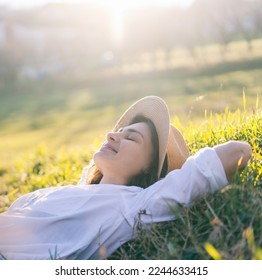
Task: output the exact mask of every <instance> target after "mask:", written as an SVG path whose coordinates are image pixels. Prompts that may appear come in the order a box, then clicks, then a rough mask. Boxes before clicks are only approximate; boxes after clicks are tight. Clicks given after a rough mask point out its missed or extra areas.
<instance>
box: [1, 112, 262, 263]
mask: <svg viewBox="0 0 262 280" xmlns="http://www.w3.org/2000/svg"><path fill="white" fill-rule="evenodd" d="M261 117H262V114H261V110H256V111H255V112H253V113H252V114H251V113H248V112H244V111H242V110H237V111H235V112H231V111H229V110H225V111H224V112H223V113H221V114H209V115H206V118H205V120H203V121H202V123H201V124H200V125H199V124H198V125H195V124H194V123H191V124H190V125H189V126H188V127H183V125H182V124H181V122H180V121H179V119H177V118H176V119H174V121H173V123H174V124H175V125H176V126H178V127H180V129H181V130H182V132H183V134H184V136H185V138H186V140H187V143H188V145H189V148H190V151H191V154H194V153H195V152H196V151H197V150H198V149H200V148H202V147H205V146H214V145H216V144H218V143H223V142H225V141H227V140H232V139H235V140H242V141H248V142H249V143H250V144H251V145H252V149H253V156H252V160H251V161H250V163H249V165H248V167H247V168H246V169H245V170H244V172H243V173H242V174H241V176H239V175H238V176H236V178H235V181H234V183H233V184H231V185H230V186H228V187H227V188H225V189H224V190H223V191H222V192H220V193H216V194H213V195H209V196H207V197H204V198H202V199H199V200H198V201H196V202H195V204H194V206H193V207H192V208H190V209H187V208H183V207H178V208H176V209H174V212H175V214H176V216H177V219H176V220H175V221H173V222H168V223H161V224H155V225H153V226H152V227H150V229H145V230H143V231H142V232H141V234H140V235H139V237H138V238H137V239H136V240H135V241H131V242H129V243H127V244H125V245H123V246H122V247H121V248H120V249H119V250H117V251H116V252H115V253H114V254H113V255H112V256H111V257H110V258H111V259H211V258H215V259H220V258H221V259H262V223H261V220H262V165H261V163H262V153H261V149H262V130H261V121H262V118H261ZM99 145H100V142H99V141H98V142H97V143H93V147H92V149H90V150H89V151H84V152H83V150H82V149H81V148H80V149H79V148H76V147H75V148H72V149H71V150H65V149H60V151H59V152H54V151H52V152H51V151H49V150H48V148H47V147H46V146H45V145H40V146H39V147H38V148H36V149H32V151H31V153H28V154H26V155H24V156H23V157H20V158H19V159H17V160H16V164H15V165H14V166H13V167H12V168H11V169H9V170H6V169H5V167H4V166H2V167H1V168H0V175H1V178H2V183H3V184H2V187H1V196H0V210H1V211H4V210H5V209H6V208H7V207H8V206H9V205H10V203H11V202H12V201H13V200H15V199H16V198H18V197H19V196H21V195H22V194H24V193H27V192H30V191H34V190H36V189H39V188H45V187H50V186H56V185H66V184H71V183H73V184H76V183H77V181H78V179H79V176H80V173H81V169H82V167H83V166H85V165H86V164H87V163H88V161H89V160H90V157H91V155H92V153H93V151H94V150H96V149H97V148H98V146H99Z"/></svg>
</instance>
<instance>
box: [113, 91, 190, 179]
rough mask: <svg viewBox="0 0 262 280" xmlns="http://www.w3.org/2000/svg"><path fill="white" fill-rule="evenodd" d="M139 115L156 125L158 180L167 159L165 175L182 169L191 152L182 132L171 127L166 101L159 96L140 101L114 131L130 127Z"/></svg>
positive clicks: (121, 119) (127, 111) (128, 111)
mask: <svg viewBox="0 0 262 280" xmlns="http://www.w3.org/2000/svg"><path fill="white" fill-rule="evenodd" d="M137 115H143V116H144V117H146V118H148V119H150V120H151V121H152V122H153V124H154V125H155V128H156V131H157V134H158V142H159V165H158V178H160V175H161V171H162V169H163V167H164V162H165V158H166V157H167V166H166V167H164V168H165V169H166V172H165V174H167V173H168V172H170V171H171V170H174V169H178V168H181V167H182V165H183V163H184V162H185V160H186V159H187V158H188V156H189V150H188V147H187V145H186V142H185V140H184V138H183V136H182V134H181V133H180V131H179V130H178V129H177V128H175V127H174V126H172V125H170V116H169V110H168V108H167V105H166V103H165V102H164V100H163V99H161V98H160V97H157V96H147V97H144V98H142V99H140V100H138V101H137V102H136V103H134V104H133V105H131V106H130V107H129V108H128V109H127V110H126V111H125V112H124V114H123V115H122V116H121V117H120V119H119V120H118V122H117V123H116V125H115V127H114V129H113V131H118V130H119V129H120V128H122V127H125V126H128V125H129V124H130V122H131V120H132V119H133V118H134V117H135V116H137Z"/></svg>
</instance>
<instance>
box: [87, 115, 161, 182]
mask: <svg viewBox="0 0 262 280" xmlns="http://www.w3.org/2000/svg"><path fill="white" fill-rule="evenodd" d="M140 122H143V123H146V124H147V125H148V127H149V130H150V134H151V137H150V138H151V143H152V146H153V153H152V156H151V164H150V167H149V169H148V171H147V172H142V173H140V174H138V175H136V176H134V177H133V178H132V179H131V180H130V181H129V183H128V184H127V185H128V186H139V187H142V188H147V187H148V186H150V185H152V184H153V183H155V182H156V181H157V179H158V178H157V172H158V162H159V143H158V135H157V131H156V128H155V125H154V124H153V122H152V121H151V120H150V119H148V118H146V117H144V116H143V115H138V116H136V117H134V118H133V119H132V120H131V122H130V124H129V125H131V124H135V123H140ZM102 177H103V175H102V173H101V172H100V171H99V169H98V168H97V167H96V165H95V163H94V162H93V163H91V165H90V167H89V170H88V173H87V181H86V183H87V184H99V183H100V181H101V179H102Z"/></svg>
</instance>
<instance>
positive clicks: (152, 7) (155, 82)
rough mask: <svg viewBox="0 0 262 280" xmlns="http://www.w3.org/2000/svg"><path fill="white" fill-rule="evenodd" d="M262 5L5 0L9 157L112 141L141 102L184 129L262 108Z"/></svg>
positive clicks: (2, 118) (0, 146) (4, 115)
mask: <svg viewBox="0 0 262 280" xmlns="http://www.w3.org/2000/svg"><path fill="white" fill-rule="evenodd" d="M261 37H262V0H184V1H182V0H181V1H179V0H173V1H172V0H170V1H168V0H165V1H164V0H159V1H145V0H130V1H124V0H122V1H113V0H112V1H110V0H105V1H102V0H100V1H99V0H96V1H95V0H93V1H92V0H90V1H43V0H42V1H37V0H35V1H25V0H24V1H10V0H9V1H0V159H1V164H2V165H8V164H11V163H12V161H13V159H15V158H16V156H17V155H19V154H21V153H25V152H29V151H30V150H32V149H35V147H37V146H38V145H39V144H41V143H45V145H47V146H48V147H49V146H50V147H51V148H53V149H57V148H59V147H62V146H63V147H67V146H68V147H69V146H70V147H71V146H77V147H81V148H83V147H84V148H86V149H88V147H89V145H93V144H94V143H96V142H99V141H102V140H101V139H102V138H103V137H104V134H105V133H106V132H107V130H109V129H110V128H111V127H112V125H113V123H114V122H115V121H116V120H117V118H118V117H119V116H120V115H121V114H122V113H123V110H125V109H126V108H127V107H128V106H129V105H130V104H131V103H132V102H133V101H135V100H137V99H138V98H141V97H143V96H146V95H158V96H161V97H163V98H164V99H165V100H166V101H167V103H168V105H169V107H170V110H171V114H172V117H173V118H174V119H177V118H178V119H179V123H181V127H182V126H183V125H188V124H190V122H192V121H194V122H198V121H202V120H203V119H204V117H206V116H207V113H209V114H210V113H211V112H212V113H219V112H223V111H224V110H225V109H230V110H237V109H238V108H242V109H243V93H244V96H245V98H246V99H245V106H244V107H245V108H244V109H246V110H250V111H252V110H254V108H255V107H256V108H257V107H259V106H260V105H259V100H261V91H262V79H261V78H262V39H261Z"/></svg>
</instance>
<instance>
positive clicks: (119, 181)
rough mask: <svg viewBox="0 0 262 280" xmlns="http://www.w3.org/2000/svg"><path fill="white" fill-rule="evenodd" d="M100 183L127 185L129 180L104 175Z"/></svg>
mask: <svg viewBox="0 0 262 280" xmlns="http://www.w3.org/2000/svg"><path fill="white" fill-rule="evenodd" d="M99 184H111V185H123V186H125V185H127V180H123V179H120V178H116V177H110V176H103V177H102V179H101V181H100V183H99Z"/></svg>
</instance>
